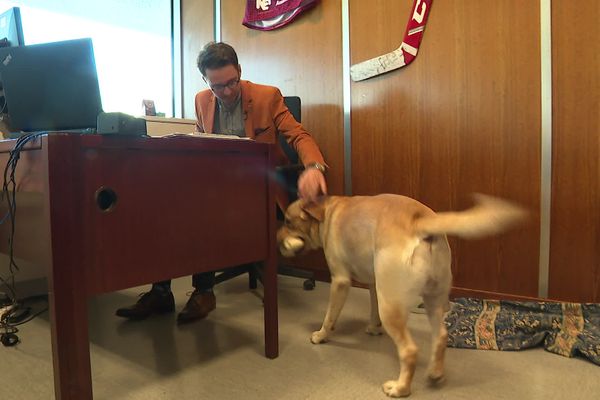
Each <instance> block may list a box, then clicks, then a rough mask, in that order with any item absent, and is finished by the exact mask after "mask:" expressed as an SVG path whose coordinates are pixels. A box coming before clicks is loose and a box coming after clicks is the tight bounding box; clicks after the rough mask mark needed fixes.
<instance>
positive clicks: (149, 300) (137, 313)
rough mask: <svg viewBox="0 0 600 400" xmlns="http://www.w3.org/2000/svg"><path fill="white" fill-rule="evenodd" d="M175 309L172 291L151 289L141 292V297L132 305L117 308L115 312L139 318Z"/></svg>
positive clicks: (120, 315) (119, 315)
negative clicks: (162, 291)
mask: <svg viewBox="0 0 600 400" xmlns="http://www.w3.org/2000/svg"><path fill="white" fill-rule="evenodd" d="M173 311H175V299H174V298H173V293H171V292H168V293H160V292H159V291H157V290H151V291H149V292H146V293H142V294H141V298H140V299H139V300H138V301H137V303H135V304H134V305H132V306H129V307H123V308H119V309H118V310H117V311H116V312H115V314H116V315H117V316H118V317H123V318H129V319H133V320H140V319H144V318H147V317H149V316H150V315H152V314H164V313H168V312H173Z"/></svg>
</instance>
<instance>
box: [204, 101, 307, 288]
mask: <svg viewBox="0 0 600 400" xmlns="http://www.w3.org/2000/svg"><path fill="white" fill-rule="evenodd" d="M283 101H284V103H285V105H286V106H287V108H288V109H289V110H290V113H291V114H292V115H293V116H294V119H296V121H298V122H301V119H302V107H301V106H302V103H301V100H300V97H298V96H285V97H284V98H283ZM278 137H279V146H281V149H282V150H283V152H284V153H285V155H286V156H287V158H288V159H289V160H290V164H289V165H282V166H279V167H277V168H276V170H275V172H276V179H277V183H278V184H279V185H282V186H284V187H285V189H286V191H287V194H288V199H289V202H290V203H292V202H294V201H295V200H297V199H298V177H299V176H300V173H301V171H302V170H304V166H303V165H302V164H301V163H300V161H299V158H298V153H296V150H294V149H293V148H292V147H291V146H290V145H289V144H288V142H287V141H286V139H285V136H283V135H279V136H278ZM277 219H279V220H281V221H282V220H283V213H281V212H280V210H279V208H278V209H277ZM245 273H248V280H249V286H250V289H256V287H257V281H260V280H261V275H260V267H259V266H257V265H256V264H245V265H240V266H238V267H233V268H228V269H226V270H224V271H222V272H221V273H218V274H217V275H216V276H215V284H219V283H221V282H225V281H227V280H229V279H231V278H235V277H236V276H239V275H242V274H245ZM278 273H279V274H282V275H288V276H294V277H297V278H305V281H304V283H303V287H304V290H312V289H314V287H315V279H314V276H313V274H312V273H310V272H309V271H304V270H301V269H298V268H293V267H289V266H285V265H281V264H280V265H279V267H278Z"/></svg>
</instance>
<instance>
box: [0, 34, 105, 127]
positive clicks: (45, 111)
mask: <svg viewBox="0 0 600 400" xmlns="http://www.w3.org/2000/svg"><path fill="white" fill-rule="evenodd" d="M0 79H1V80H2V82H3V84H4V95H5V98H6V102H7V103H8V108H9V117H10V125H11V128H12V130H13V132H16V131H24V132H31V131H67V130H81V129H90V128H92V129H95V128H96V119H97V117H98V114H99V113H100V112H101V111H102V103H101V100H100V88H99V86H98V75H97V73H96V62H95V59H94V49H93V46H92V39H89V38H86V39H76V40H67V41H62V42H53V43H43V44H35V45H30V46H20V47H10V48H4V49H3V48H0Z"/></svg>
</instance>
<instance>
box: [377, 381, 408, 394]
mask: <svg viewBox="0 0 600 400" xmlns="http://www.w3.org/2000/svg"><path fill="white" fill-rule="evenodd" d="M382 389H383V391H384V393H385V394H387V395H388V396H390V397H407V396H409V395H410V386H406V385H404V386H403V385H400V382H398V381H387V382H386V383H384V384H383V386H382Z"/></svg>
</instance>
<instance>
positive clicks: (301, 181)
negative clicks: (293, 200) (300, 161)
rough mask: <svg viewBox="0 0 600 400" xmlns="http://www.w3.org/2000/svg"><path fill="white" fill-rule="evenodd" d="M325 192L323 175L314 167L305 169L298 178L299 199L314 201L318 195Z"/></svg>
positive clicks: (325, 184)
mask: <svg viewBox="0 0 600 400" xmlns="http://www.w3.org/2000/svg"><path fill="white" fill-rule="evenodd" d="M326 194H327V183H325V176H324V175H323V173H322V172H321V171H319V170H318V169H316V168H308V169H305V170H304V172H303V173H302V175H300V177H299V178H298V196H300V198H301V199H305V200H308V201H315V200H317V197H319V196H320V195H326Z"/></svg>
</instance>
